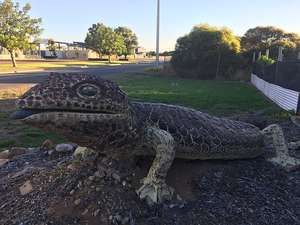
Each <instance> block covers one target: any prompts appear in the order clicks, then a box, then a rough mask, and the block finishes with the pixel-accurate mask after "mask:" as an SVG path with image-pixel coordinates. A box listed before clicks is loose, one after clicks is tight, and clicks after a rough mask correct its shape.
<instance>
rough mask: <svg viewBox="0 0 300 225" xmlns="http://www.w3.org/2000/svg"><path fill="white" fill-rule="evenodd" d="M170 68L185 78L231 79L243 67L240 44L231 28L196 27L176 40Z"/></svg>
mask: <svg viewBox="0 0 300 225" xmlns="http://www.w3.org/2000/svg"><path fill="white" fill-rule="evenodd" d="M171 64H172V66H173V68H174V69H175V71H176V73H177V74H178V75H179V76H182V77H187V78H197V79H216V78H218V79H219V78H220V77H221V78H223V79H230V77H231V76H232V74H233V73H235V71H236V70H237V69H238V68H240V67H241V65H242V64H243V58H242V56H241V55H240V40H239V38H237V37H236V36H234V34H233V33H232V31H230V30H229V29H228V28H217V27H211V26H209V25H199V26H196V27H194V28H193V30H192V31H191V32H190V33H189V34H188V35H186V36H184V37H181V38H179V39H178V40H177V44H176V48H175V52H174V54H173V57H172V60H171Z"/></svg>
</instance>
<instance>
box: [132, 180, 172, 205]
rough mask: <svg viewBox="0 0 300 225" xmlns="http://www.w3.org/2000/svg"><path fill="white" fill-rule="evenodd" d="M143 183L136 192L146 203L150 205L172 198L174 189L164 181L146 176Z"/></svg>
mask: <svg viewBox="0 0 300 225" xmlns="http://www.w3.org/2000/svg"><path fill="white" fill-rule="evenodd" d="M143 183H144V184H143V186H142V187H141V188H139V189H138V190H137V191H136V192H137V194H138V196H139V197H140V199H145V200H146V202H147V203H148V205H150V206H152V205H154V204H160V203H162V202H164V201H168V200H172V198H173V196H174V189H173V188H172V187H170V186H168V185H167V184H166V183H165V182H164V181H159V182H154V181H151V180H148V179H147V178H146V179H145V180H144V182H143Z"/></svg>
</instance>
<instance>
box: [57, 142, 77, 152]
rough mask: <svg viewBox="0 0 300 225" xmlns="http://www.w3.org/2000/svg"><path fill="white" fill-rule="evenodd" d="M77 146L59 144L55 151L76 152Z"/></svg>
mask: <svg viewBox="0 0 300 225" xmlns="http://www.w3.org/2000/svg"><path fill="white" fill-rule="evenodd" d="M75 148H76V146H74V144H58V145H56V147H55V151H57V152H60V153H71V152H74V150H75Z"/></svg>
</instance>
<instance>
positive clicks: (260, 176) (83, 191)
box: [0, 151, 300, 225]
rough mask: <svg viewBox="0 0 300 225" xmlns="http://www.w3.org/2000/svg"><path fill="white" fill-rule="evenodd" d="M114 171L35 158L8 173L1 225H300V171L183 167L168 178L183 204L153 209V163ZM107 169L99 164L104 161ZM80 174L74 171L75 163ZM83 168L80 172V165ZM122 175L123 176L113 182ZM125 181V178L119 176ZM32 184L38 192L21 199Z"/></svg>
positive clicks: (1, 184) (240, 164)
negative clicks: (146, 179)
mask: <svg viewBox="0 0 300 225" xmlns="http://www.w3.org/2000/svg"><path fill="white" fill-rule="evenodd" d="M101 160H102V162H104V163H105V165H109V166H108V167H107V168H109V169H108V170H109V171H105V176H101V177H95V172H96V171H97V170H98V169H97V168H99V166H96V164H94V163H93V162H94V161H93V160H91V161H90V162H84V163H82V162H81V163H79V162H77V161H75V162H74V160H73V159H72V156H71V155H65V156H57V157H54V158H53V157H49V156H47V154H45V152H42V151H33V152H29V153H26V154H24V155H21V156H18V157H16V158H14V159H13V160H12V161H10V162H8V163H7V164H5V165H3V166H2V167H0V202H1V204H0V224H1V225H2V224H3V225H14V224H16V225H20V224H26V225H27V224H41V225H42V224H55V225H67V224H90V225H97V224H130V225H131V224H139V225H140V224H142V225H144V224H145V225H146V224H149V225H150V224H159V225H160V224H161V225H174V224H180V225H181V224H182V225H186V224H209V225H210V224H211V225H217V224H218V225H219V224H220V225H221V224H222V225H223V224H224V225H225V224H231V225H235V224H236V225H241V224H257V225H261V224H266V225H267V224H268V225H269V224H274V225H277V224H278V225H279V224H280V225H281V224H282V225H283V224H289V225H294V224H295V225H296V224H299V222H300V219H299V218H300V198H299V196H300V189H299V188H297V187H298V186H299V185H300V171H294V172H290V173H287V172H285V171H284V170H282V169H281V168H278V167H276V166H274V165H273V164H271V163H269V162H267V161H265V160H264V159H263V158H258V159H254V160H238V161H225V162H224V161H205V162H201V161H187V160H176V161H175V163H174V164H173V166H172V169H171V171H170V172H169V175H168V183H169V184H170V185H172V186H173V187H175V189H176V191H177V193H179V194H180V195H181V197H182V198H183V200H182V201H175V202H167V203H165V204H163V205H160V206H157V207H153V208H150V207H148V206H147V205H146V204H145V203H144V202H142V201H140V200H139V199H138V197H137V195H136V193H135V190H136V189H137V188H138V187H139V185H140V182H139V181H140V179H141V178H142V177H143V176H145V175H146V173H147V170H148V168H149V166H150V164H151V159H146V158H137V159H135V160H132V162H130V163H129V162H127V163H126V162H125V161H124V160H121V161H118V160H115V159H110V158H105V157H104V158H102V159H101ZM98 161H99V160H98ZM72 162H73V163H76V165H77V167H74V168H76V169H74V168H73V167H70V164H71V163H72ZM78 163H79V164H78ZM112 174H115V175H112ZM116 174H117V175H116ZM28 181H30V183H31V185H32V188H33V190H32V191H31V192H30V193H28V194H26V195H21V194H20V190H19V188H20V187H21V186H22V185H23V184H24V183H25V182H28Z"/></svg>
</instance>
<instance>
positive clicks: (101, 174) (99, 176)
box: [94, 170, 105, 178]
mask: <svg viewBox="0 0 300 225" xmlns="http://www.w3.org/2000/svg"><path fill="white" fill-rule="evenodd" d="M94 176H95V177H97V178H103V177H105V172H104V171H103V170H97V171H96V172H95V173H94Z"/></svg>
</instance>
